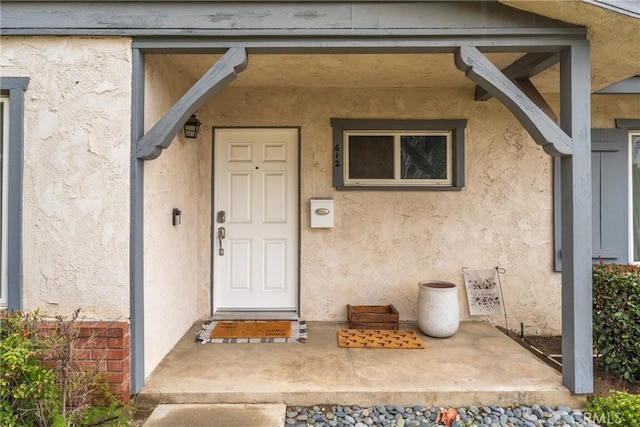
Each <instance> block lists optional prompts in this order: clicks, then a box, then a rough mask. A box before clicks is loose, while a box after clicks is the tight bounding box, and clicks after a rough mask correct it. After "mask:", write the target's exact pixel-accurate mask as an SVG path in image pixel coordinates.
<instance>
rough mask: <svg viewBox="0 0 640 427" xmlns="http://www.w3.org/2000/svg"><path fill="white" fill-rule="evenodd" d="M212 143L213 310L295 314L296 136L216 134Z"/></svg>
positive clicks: (292, 133) (227, 131) (264, 132)
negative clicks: (214, 239) (221, 214)
mask: <svg viewBox="0 0 640 427" xmlns="http://www.w3.org/2000/svg"><path fill="white" fill-rule="evenodd" d="M214 141H215V142H214V144H215V147H214V159H215V162H214V168H215V170H214V188H213V192H214V194H213V200H214V212H213V220H214V227H213V236H214V237H215V238H216V248H215V250H214V251H213V269H214V274H213V312H214V314H220V313H225V312H238V311H240V312H242V311H246V312H249V311H250V312H261V311H265V312H268V311H296V312H297V309H298V131H297V129H216V130H215V138H214ZM220 211H224V212H225V215H224V216H225V220H226V221H224V222H222V221H221V217H220V216H219V215H218V212H220ZM220 229H224V231H223V238H218V236H219V233H220V231H219V230H220ZM220 249H222V252H221V251H220Z"/></svg>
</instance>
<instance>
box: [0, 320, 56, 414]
mask: <svg viewBox="0 0 640 427" xmlns="http://www.w3.org/2000/svg"><path fill="white" fill-rule="evenodd" d="M37 322H38V313H37V312H35V313H34V314H32V315H28V314H27V315H23V314H22V313H18V312H2V313H0V425H3V426H17V425H33V426H36V425H39V426H46V425H51V424H53V422H54V419H55V418H56V416H57V414H58V413H59V408H60V406H59V402H58V395H59V390H58V385H57V379H56V375H55V373H54V372H53V371H52V370H50V369H47V368H45V367H43V366H41V365H40V362H39V361H38V359H37V357H36V355H37V354H38V353H39V352H40V351H42V350H43V349H44V347H45V346H46V344H45V341H44V340H43V339H42V337H40V336H38V334H37V330H36V325H37Z"/></svg>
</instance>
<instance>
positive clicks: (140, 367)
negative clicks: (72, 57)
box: [129, 49, 145, 394]
mask: <svg viewBox="0 0 640 427" xmlns="http://www.w3.org/2000/svg"><path fill="white" fill-rule="evenodd" d="M144 77H145V76H144V53H143V52H142V51H141V50H140V49H133V55H132V82H131V171H130V186H131V188H130V192H131V202H130V203H131V206H130V215H131V219H130V229H129V239H130V249H129V276H130V278H129V280H130V288H129V304H130V312H131V314H130V316H131V318H130V322H131V331H130V334H131V355H130V357H131V359H130V363H131V393H133V394H135V393H138V392H139V391H140V389H142V386H143V385H144V268H143V267H144V230H143V225H144V207H143V205H142V203H143V178H144V161H142V160H139V159H138V158H137V157H136V154H137V145H136V141H138V139H140V138H141V137H142V135H144Z"/></svg>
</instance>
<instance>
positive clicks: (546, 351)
mask: <svg viewBox="0 0 640 427" xmlns="http://www.w3.org/2000/svg"><path fill="white" fill-rule="evenodd" d="M500 329H501V330H502V332H505V331H504V330H503V329H502V328H500ZM505 333H506V332H505ZM508 335H509V336H510V337H511V338H512V339H514V340H515V341H516V342H518V343H519V344H520V345H522V346H523V347H525V348H526V349H528V350H529V351H531V352H532V353H533V354H535V355H536V356H538V357H539V358H540V359H541V360H543V361H544V362H545V363H547V364H548V365H549V366H551V367H553V368H554V369H557V370H558V371H559V372H562V356H561V354H562V337H560V336H530V337H527V336H525V337H524V338H521V337H520V336H519V335H517V334H515V333H513V332H510V333H509V334H508ZM611 390H620V391H626V392H629V393H633V394H640V383H637V382H636V383H632V382H628V381H625V380H623V379H621V378H618V377H617V376H615V375H613V374H610V373H607V372H604V371H603V370H601V369H600V368H599V367H598V363H597V358H596V357H594V358H593V395H595V396H607V395H608V394H609V392H610V391H611Z"/></svg>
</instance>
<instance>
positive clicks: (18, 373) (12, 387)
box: [0, 310, 130, 427]
mask: <svg viewBox="0 0 640 427" xmlns="http://www.w3.org/2000/svg"><path fill="white" fill-rule="evenodd" d="M78 313H79V310H77V311H75V312H74V313H73V316H72V317H71V318H70V319H65V318H63V317H57V318H56V321H55V322H54V323H49V324H48V326H47V327H45V328H40V329H39V328H37V325H38V322H39V318H38V313H37V312H35V313H33V314H27V313H22V312H0V426H2V427H13V426H20V427H22V426H39V427H76V426H89V425H101V426H126V425H128V422H127V419H128V418H130V413H129V412H127V410H126V408H123V407H121V405H120V404H119V402H118V401H117V400H116V399H115V398H114V396H113V394H112V393H111V391H110V390H109V383H108V381H107V377H106V376H105V374H104V373H103V372H100V370H99V368H98V367H96V368H91V367H87V366H85V364H83V362H84V361H83V360H80V359H79V358H78V352H80V351H82V350H83V347H81V346H80V345H79V344H78V332H79V324H78V322H77V320H78ZM92 339H93V337H90V338H89V343H90V342H91V341H92ZM43 359H44V360H45V361H46V362H47V363H48V365H49V366H51V368H50V369H49V368H47V367H45V366H44V363H43V362H42V360H43Z"/></svg>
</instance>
